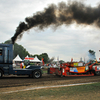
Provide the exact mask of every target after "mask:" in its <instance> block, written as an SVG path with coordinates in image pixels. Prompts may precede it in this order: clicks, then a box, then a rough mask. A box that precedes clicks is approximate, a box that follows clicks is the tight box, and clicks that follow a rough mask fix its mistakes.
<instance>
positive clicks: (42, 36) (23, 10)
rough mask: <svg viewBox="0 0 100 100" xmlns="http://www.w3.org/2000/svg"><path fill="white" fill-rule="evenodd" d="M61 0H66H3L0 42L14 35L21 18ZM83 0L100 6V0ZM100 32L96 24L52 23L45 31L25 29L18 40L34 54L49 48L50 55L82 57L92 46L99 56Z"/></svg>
mask: <svg viewBox="0 0 100 100" xmlns="http://www.w3.org/2000/svg"><path fill="white" fill-rule="evenodd" d="M60 1H62V0H42V1H41V0H17V1H16V0H0V36H1V37H0V42H1V43H2V42H4V41H6V40H7V39H10V38H11V37H12V36H13V34H14V33H15V30H16V27H17V26H18V24H19V22H21V21H24V19H25V17H28V16H31V15H33V13H36V12H37V11H42V10H43V9H44V8H45V7H47V6H48V5H49V4H51V3H55V4H57V3H58V2H60ZM64 1H67V0H64ZM78 1H81V0H78ZM83 1H84V3H86V4H87V5H91V6H96V5H97V3H98V2H99V0H96V1H94V0H83ZM27 33H28V34H27ZM99 34H100V30H99V29H97V28H94V27H93V26H82V25H78V26H77V25H76V24H72V25H70V26H65V25H62V26H60V27H58V28H57V29H52V28H51V27H48V28H45V29H44V30H42V31H40V30H38V29H37V28H33V29H30V30H29V31H28V32H25V34H24V35H23V37H22V39H21V40H18V41H17V43H18V44H20V45H23V46H24V47H25V48H26V50H28V51H29V52H30V53H31V54H33V55H34V54H41V53H44V52H46V53H48V55H49V56H50V57H58V56H59V58H60V59H62V60H65V61H68V60H70V59H71V58H74V60H80V58H81V57H83V58H84V57H86V54H87V52H88V50H89V49H92V50H94V51H95V52H96V57H97V58H99V44H100V41H99V40H100V35H99Z"/></svg>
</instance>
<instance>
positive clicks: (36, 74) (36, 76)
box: [33, 70, 42, 79]
mask: <svg viewBox="0 0 100 100" xmlns="http://www.w3.org/2000/svg"><path fill="white" fill-rule="evenodd" d="M41 76H42V73H41V70H35V71H34V72H33V78H36V79H38V78H41Z"/></svg>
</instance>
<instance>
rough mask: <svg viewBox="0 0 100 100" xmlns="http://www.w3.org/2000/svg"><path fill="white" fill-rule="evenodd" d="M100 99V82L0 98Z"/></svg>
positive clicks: (9, 99) (18, 93) (20, 93)
mask: <svg viewBox="0 0 100 100" xmlns="http://www.w3.org/2000/svg"><path fill="white" fill-rule="evenodd" d="M62 99H63V100H100V83H95V84H89V85H81V86H71V87H60V88H49V89H39V90H30V91H24V92H17V93H10V94H0V100H62Z"/></svg>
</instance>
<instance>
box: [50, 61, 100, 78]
mask: <svg viewBox="0 0 100 100" xmlns="http://www.w3.org/2000/svg"><path fill="white" fill-rule="evenodd" d="M48 74H56V75H58V76H61V77H62V76H94V75H100V63H98V62H97V61H95V62H93V61H91V62H89V63H86V64H85V63H84V62H67V63H62V64H60V66H58V67H56V68H53V67H51V68H48Z"/></svg>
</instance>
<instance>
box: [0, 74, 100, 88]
mask: <svg viewBox="0 0 100 100" xmlns="http://www.w3.org/2000/svg"><path fill="white" fill-rule="evenodd" d="M86 82H100V76H90V77H89V76H88V77H58V76H55V75H47V74H44V75H43V76H42V78H40V79H32V78H29V77H28V76H5V77H3V78H2V79H0V88H4V87H17V86H29V85H34V86H45V85H46V86H48V85H63V84H75V83H86Z"/></svg>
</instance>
